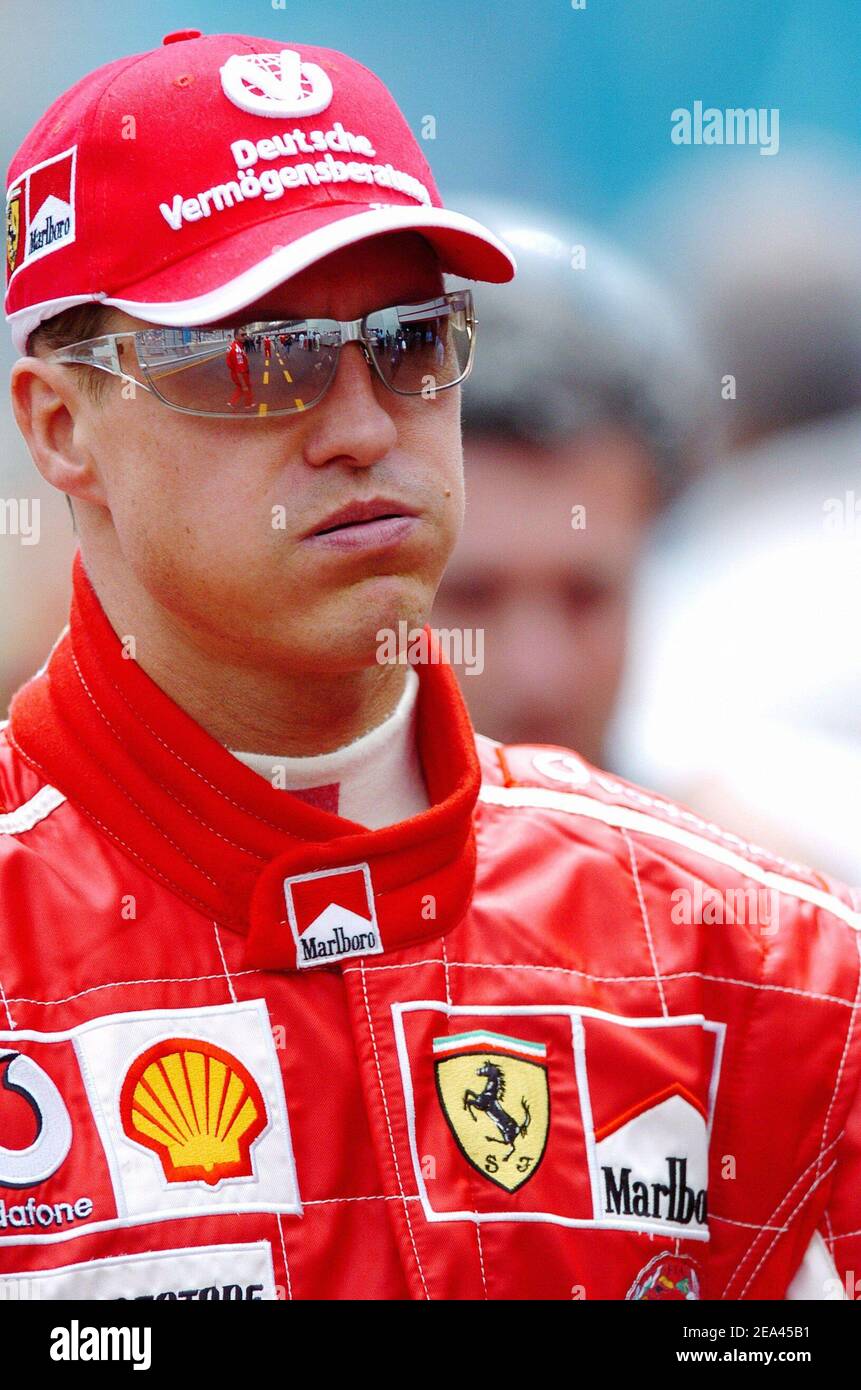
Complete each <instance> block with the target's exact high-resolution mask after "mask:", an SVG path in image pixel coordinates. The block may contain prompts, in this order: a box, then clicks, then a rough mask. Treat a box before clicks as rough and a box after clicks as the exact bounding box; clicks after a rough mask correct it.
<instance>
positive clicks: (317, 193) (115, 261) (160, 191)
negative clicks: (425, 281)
mask: <svg viewBox="0 0 861 1390" xmlns="http://www.w3.org/2000/svg"><path fill="white" fill-rule="evenodd" d="M406 230H412V231H417V232H420V233H422V234H423V235H424V236H425V237H426V238H427V240H428V241H429V242H430V243H431V244H432V245H433V246H434V248H435V250H436V251H437V254H438V255H439V257H440V262H441V264H442V267H443V269H444V270H447V271H450V272H452V273H453V274H456V275H461V276H464V277H466V278H467V279H473V280H492V281H497V282H501V281H505V280H510V279H511V278H512V276H513V275H514V269H515V266H514V260H513V257H512V256H511V254H510V252H509V251H508V250H507V248H506V247H505V246H504V245H503V243H502V242H501V241H500V240H499V239H498V238H497V237H496V236H494V235H493V233H492V232H490V231H488V230H487V228H486V227H483V226H482V225H481V223H479V222H476V221H475V220H474V219H473V218H471V217H467V216H465V215H463V214H462V213H458V212H453V211H451V210H449V209H447V208H445V207H443V204H442V199H441V197H440V195H439V192H438V190H437V187H436V184H435V183H434V179H433V175H432V173H431V171H430V168H429V166H428V163H427V161H426V160H425V158H424V155H423V154H422V152H421V149H420V147H419V144H418V142H417V141H416V139H415V137H414V136H413V134H412V132H411V130H410V128H409V126H408V125H407V123H406V120H405V119H404V117H403V115H402V114H401V112H400V111H399V109H398V107H397V105H396V104H395V101H394V99H393V98H392V96H391V94H390V93H389V92H388V91H387V89H386V88H385V87H384V85H383V83H382V82H381V81H380V79H379V78H378V77H375V76H374V74H373V73H372V72H369V71H368V69H367V68H366V67H363V66H362V64H361V63H357V62H355V60H354V59H352V58H348V57H345V55H344V54H342V53H336V52H334V51H333V50H331V49H328V48H311V47H307V46H306V45H305V44H292V45H290V46H289V47H287V46H285V44H284V43H281V42H278V41H276V40H273V39H255V38H249V37H247V36H244V35H240V34H217V35H211V36H208V37H203V36H202V35H201V34H200V33H199V32H198V31H197V30H184V31H182V32H181V33H178V34H169V35H168V36H167V38H166V39H165V40H164V43H163V45H162V47H161V48H157V49H154V50H153V51H152V52H150V53H144V54H136V55H134V56H132V57H130V58H121V59H119V60H118V61H116V62H113V63H108V64H107V65H106V66H105V67H102V68H99V69H98V70H97V71H96V72H93V73H90V75H89V76H88V77H85V78H83V80H82V81H80V82H78V83H77V84H76V85H75V86H74V87H72V88H70V90H69V91H68V92H66V93H65V94H64V95H63V96H61V97H60V98H59V99H58V100H57V101H55V102H54V104H53V105H52V106H51V107H50V108H49V109H48V111H46V113H45V115H44V116H43V117H42V119H41V120H40V121H39V122H38V124H37V125H36V126H35V127H34V129H33V130H32V131H31V133H30V134H29V135H28V137H27V139H26V140H25V141H24V143H23V145H22V146H21V148H20V149H19V150H18V153H17V154H16V155H15V157H14V159H13V160H12V163H11V165H10V168H9V174H8V178H7V194H6V276H7V286H6V317H7V319H8V321H9V323H10V324H11V327H12V336H13V339H14V342H15V346H16V348H17V349H18V351H19V352H23V351H25V350H26V343H27V339H28V337H29V335H30V333H32V331H33V329H34V328H36V327H37V326H38V324H39V323H41V322H42V321H43V320H44V319H47V318H50V317H51V316H52V315H53V314H58V313H60V312H61V311H62V310H63V309H68V308H70V307H71V306H72V305H75V304H82V303H86V302H89V301H99V302H101V303H103V304H111V305H114V306H116V307H117V308H119V309H124V310H126V312H127V313H129V314H133V315H134V316H135V317H137V318H141V319H145V320H147V321H148V322H151V323H159V324H168V325H175V326H181V325H189V326H194V325H195V324H202V323H210V322H212V321H213V320H216V319H222V318H227V317H229V316H230V315H231V314H234V313H236V312H237V311H238V310H240V309H243V308H245V306H246V305H248V304H251V303H253V302H254V300H256V299H258V298H259V297H260V296H261V295H263V294H265V293H267V291H269V290H271V289H272V288H274V287H275V286H276V285H279V284H282V283H283V282H284V281H285V280H288V279H289V278H290V277H291V276H292V275H296V274H297V273H298V272H299V271H301V270H304V269H305V267H306V266H309V265H311V264H313V263H314V262H315V261H318V260H320V259H321V257H323V256H327V255H329V254H330V253H331V252H332V251H337V250H339V249H340V248H341V247H344V246H351V245H353V244H354V243H355V242H357V241H362V240H364V239H365V238H368V237H373V236H379V235H381V234H382V233H384V232H394V231H406Z"/></svg>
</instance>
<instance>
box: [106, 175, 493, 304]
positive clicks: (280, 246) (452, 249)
mask: <svg viewBox="0 0 861 1390" xmlns="http://www.w3.org/2000/svg"><path fill="white" fill-rule="evenodd" d="M403 231H415V232H420V233H421V234H422V235H423V236H425V237H426V238H427V240H428V241H429V242H430V243H431V244H432V245H433V247H434V248H435V250H436V251H437V254H438V256H439V258H440V263H441V265H442V267H443V269H444V270H445V271H448V272H449V273H451V274H453V275H459V276H462V277H464V278H465V279H468V280H489V281H493V282H495V283H497V284H498V283H502V282H504V281H506V280H510V279H512V277H513V276H514V273H515V269H516V266H515V262H514V257H513V256H512V255H511V253H510V251H509V250H508V249H507V247H506V246H505V245H504V244H503V242H501V241H500V240H499V238H498V237H496V236H494V234H493V233H492V232H490V231H489V230H488V229H487V228H486V227H483V226H482V225H481V223H480V222H476V221H475V220H474V219H473V218H471V217H467V216H465V215H464V214H463V213H459V212H450V211H449V210H448V209H446V208H435V207H426V206H418V207H400V206H398V207H394V206H390V205H383V206H382V207H379V208H372V207H369V206H368V204H367V203H360V204H359V203H339V204H335V205H333V206H332V207H331V208H315V209H313V210H309V211H307V212H294V213H288V214H285V215H284V216H283V217H271V218H267V220H266V221H265V222H262V223H258V225H257V226H254V227H249V228H247V229H246V230H245V231H242V232H237V233H236V235H235V236H232V237H228V238H226V239H225V240H223V241H220V242H218V243H217V245H215V246H211V247H208V248H207V249H206V250H204V251H200V252H197V253H195V254H194V255H193V256H190V257H188V258H187V259H186V260H183V261H179V262H176V263H174V264H173V265H171V266H169V267H167V268H165V269H163V270H160V271H159V272H158V273H157V274H155V275H150V276H147V278H146V279H145V280H141V281H138V283H137V284H134V285H129V286H127V287H125V288H124V289H123V290H122V292H121V293H119V294H109V295H107V296H104V297H101V296H100V298H101V299H102V303H104V304H110V305H113V306H114V307H115V308H117V309H122V310H124V311H125V312H126V313H128V314H132V315H134V317H135V318H141V319H146V320H147V321H148V322H150V323H159V324H165V325H168V326H177V327H178V326H182V325H186V324H187V325H189V326H192V327H193V326H194V325H196V324H203V323H213V322H216V321H217V320H219V319H224V318H228V317H230V315H232V314H235V313H237V312H238V311H239V310H240V309H244V308H246V306H247V305H249V304H253V303H254V302H255V301H256V300H258V299H260V298H261V297H262V296H263V295H265V294H268V292H269V291H270V290H272V289H274V288H275V287H276V286H277V285H280V284H283V283H284V281H285V280H289V279H291V278H292V276H294V275H297V274H298V273H299V272H300V271H302V270H305V269H306V268H307V267H308V266H310V265H313V264H314V263H315V262H317V261H319V260H322V258H323V257H324V256H328V255H331V254H332V252H333V251H340V250H341V249H342V248H343V247H345V246H353V245H355V244H356V242H359V241H366V240H368V239H369V238H371V237H376V236H382V235H384V234H386V233H391V232H403ZM279 233H280V235H281V237H282V238H283V240H280V241H279Z"/></svg>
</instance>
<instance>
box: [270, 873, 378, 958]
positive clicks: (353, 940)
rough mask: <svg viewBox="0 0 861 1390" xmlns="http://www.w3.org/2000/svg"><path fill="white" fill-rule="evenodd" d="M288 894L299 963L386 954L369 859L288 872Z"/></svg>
mask: <svg viewBox="0 0 861 1390" xmlns="http://www.w3.org/2000/svg"><path fill="white" fill-rule="evenodd" d="M284 897H285V900H286V903H287V919H288V921H289V923H290V930H291V931H292V933H293V939H294V941H295V942H296V965H297V967H298V969H300V970H302V969H305V968H307V967H308V966H312V965H325V964H328V963H329V962H330V961H334V960H345V959H346V958H347V957H348V956H374V955H380V954H381V952H382V950H383V943H382V941H381V940H380V929H379V926H378V923H377V912H376V908H375V906H374V893H373V889H372V887H371V871H370V869H369V867H368V865H367V864H351V865H350V866H349V867H347V868H342V869H319V870H317V872H315V873H310V874H296V875H294V876H293V877H291V878H285V880H284Z"/></svg>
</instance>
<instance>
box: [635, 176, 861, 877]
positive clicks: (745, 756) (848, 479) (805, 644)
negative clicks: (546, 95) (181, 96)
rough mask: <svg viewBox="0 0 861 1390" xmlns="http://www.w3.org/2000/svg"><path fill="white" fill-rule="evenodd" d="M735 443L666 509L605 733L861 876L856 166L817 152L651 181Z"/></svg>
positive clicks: (760, 836)
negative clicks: (682, 181)
mask: <svg viewBox="0 0 861 1390" xmlns="http://www.w3.org/2000/svg"><path fill="white" fill-rule="evenodd" d="M636 222H637V225H638V226H639V227H641V228H642V227H643V226H645V227H647V228H649V229H650V231H651V235H652V239H653V242H654V244H656V245H663V246H665V247H667V248H668V247H669V245H670V241H669V238H670V230H671V229H672V254H673V260H674V264H675V268H676V279H677V283H678V285H679V288H680V289H681V290H682V291H683V293H684V294H685V297H686V302H689V303H690V304H691V308H692V311H693V312H694V314H695V316H696V319H697V321H698V322H699V324H700V325H701V328H702V331H703V333H704V335H705V338H706V341H707V344H708V346H709V348H710V351H711V356H712V359H713V361H714V362H715V364H716V367H717V373H716V378H715V382H714V387H713V395H714V397H715V399H718V400H720V401H721V412H722V416H723V419H724V422H725V426H726V430H725V437H726V440H727V448H726V450H725V453H724V456H723V458H722V459H721V460H720V461H719V465H718V466H717V467H715V468H713V469H711V470H709V472H708V473H707V474H704V475H703V476H702V477H700V478H699V479H698V480H697V481H696V483H695V484H694V485H693V486H692V487H691V489H690V490H689V491H688V493H687V494H686V495H685V496H684V497H682V498H681V499H680V500H679V502H678V504H677V506H676V507H675V508H674V510H673V512H672V514H671V515H670V517H669V518H668V520H667V524H666V526H665V527H664V528H663V531H662V534H661V539H660V544H659V545H657V546H656V548H655V551H654V554H653V555H652V557H651V559H650V563H649V565H648V566H647V569H646V573H645V575H644V582H643V586H642V588H641V590H640V592H639V596H638V602H637V607H636V619H635V622H634V626H633V634H632V662H631V669H630V673H629V678H628V680H627V683H626V686H625V690H624V694H623V697H622V700H621V704H620V709H619V715H618V720H617V723H616V725H615V728H614V731H613V735H612V739H611V743H612V747H613V750H614V751H613V755H614V759H615V761H616V762H617V764H618V765H619V766H621V767H622V768H624V769H625V770H626V772H627V773H628V775H630V776H631V777H633V778H635V779H642V780H645V781H646V782H647V783H650V784H652V785H657V786H659V787H661V789H662V790H664V791H667V792H669V793H671V794H673V795H676V796H678V797H679V798H680V799H682V800H684V801H686V802H687V803H688V804H689V805H692V806H694V807H695V808H696V809H697V810H698V811H700V812H701V813H704V814H707V815H709V816H711V817H713V818H714V819H716V820H720V821H721V822H723V823H730V824H733V825H736V826H738V827H739V828H741V829H742V830H743V831H745V832H746V833H747V834H748V835H750V836H751V837H752V838H754V839H757V840H759V841H760V842H764V843H766V844H769V845H771V846H773V847H775V848H778V849H781V850H782V852H783V853H784V854H787V855H789V856H790V857H791V858H795V859H800V860H802V861H803V862H805V863H816V864H820V865H822V866H823V867H825V868H826V869H830V870H831V871H832V872H834V873H836V874H839V875H840V876H842V877H844V878H847V879H849V880H850V881H852V882H859V881H861V797H859V793H858V787H859V785H861V635H859V625H858V596H859V594H861V472H859V449H860V448H861V184H859V180H858V178H857V175H856V173H855V171H854V169H853V168H852V167H851V166H850V165H849V164H848V163H846V164H844V163H843V162H842V161H840V160H838V159H837V158H836V157H827V156H826V152H825V151H824V150H822V149H820V150H817V151H814V153H813V154H812V155H811V156H810V157H805V158H803V159H802V158H800V157H798V158H794V159H792V160H790V159H785V160H782V161H781V162H780V164H778V163H777V162H776V161H775V162H774V163H770V164H769V168H768V169H767V170H765V171H763V170H762V169H760V168H756V169H754V170H750V169H748V170H747V171H746V172H744V173H742V174H739V175H737V176H735V177H734V178H731V179H727V178H726V177H725V176H724V177H723V178H722V179H721V180H720V181H719V180H718V179H717V178H712V179H710V180H708V181H705V182H703V181H700V182H697V183H696V184H695V185H693V184H688V185H686V186H685V187H683V188H682V189H679V188H676V189H675V190H674V191H672V190H668V189H664V190H662V192H661V195H660V198H659V200H658V204H657V205H656V207H655V208H654V209H652V210H651V211H649V210H648V209H641V210H640V211H639V212H638V215H637V217H636Z"/></svg>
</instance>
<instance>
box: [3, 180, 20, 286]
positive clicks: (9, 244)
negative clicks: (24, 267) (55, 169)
mask: <svg viewBox="0 0 861 1390" xmlns="http://www.w3.org/2000/svg"><path fill="white" fill-rule="evenodd" d="M20 246H21V189H20V188H16V189H15V191H14V192H13V193H12V195H11V197H10V198H9V201H8V203H7V204H6V269H7V273H8V274H9V275H11V274H12V271H13V270H15V268H16V267H17V265H18V251H19V249H20Z"/></svg>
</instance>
